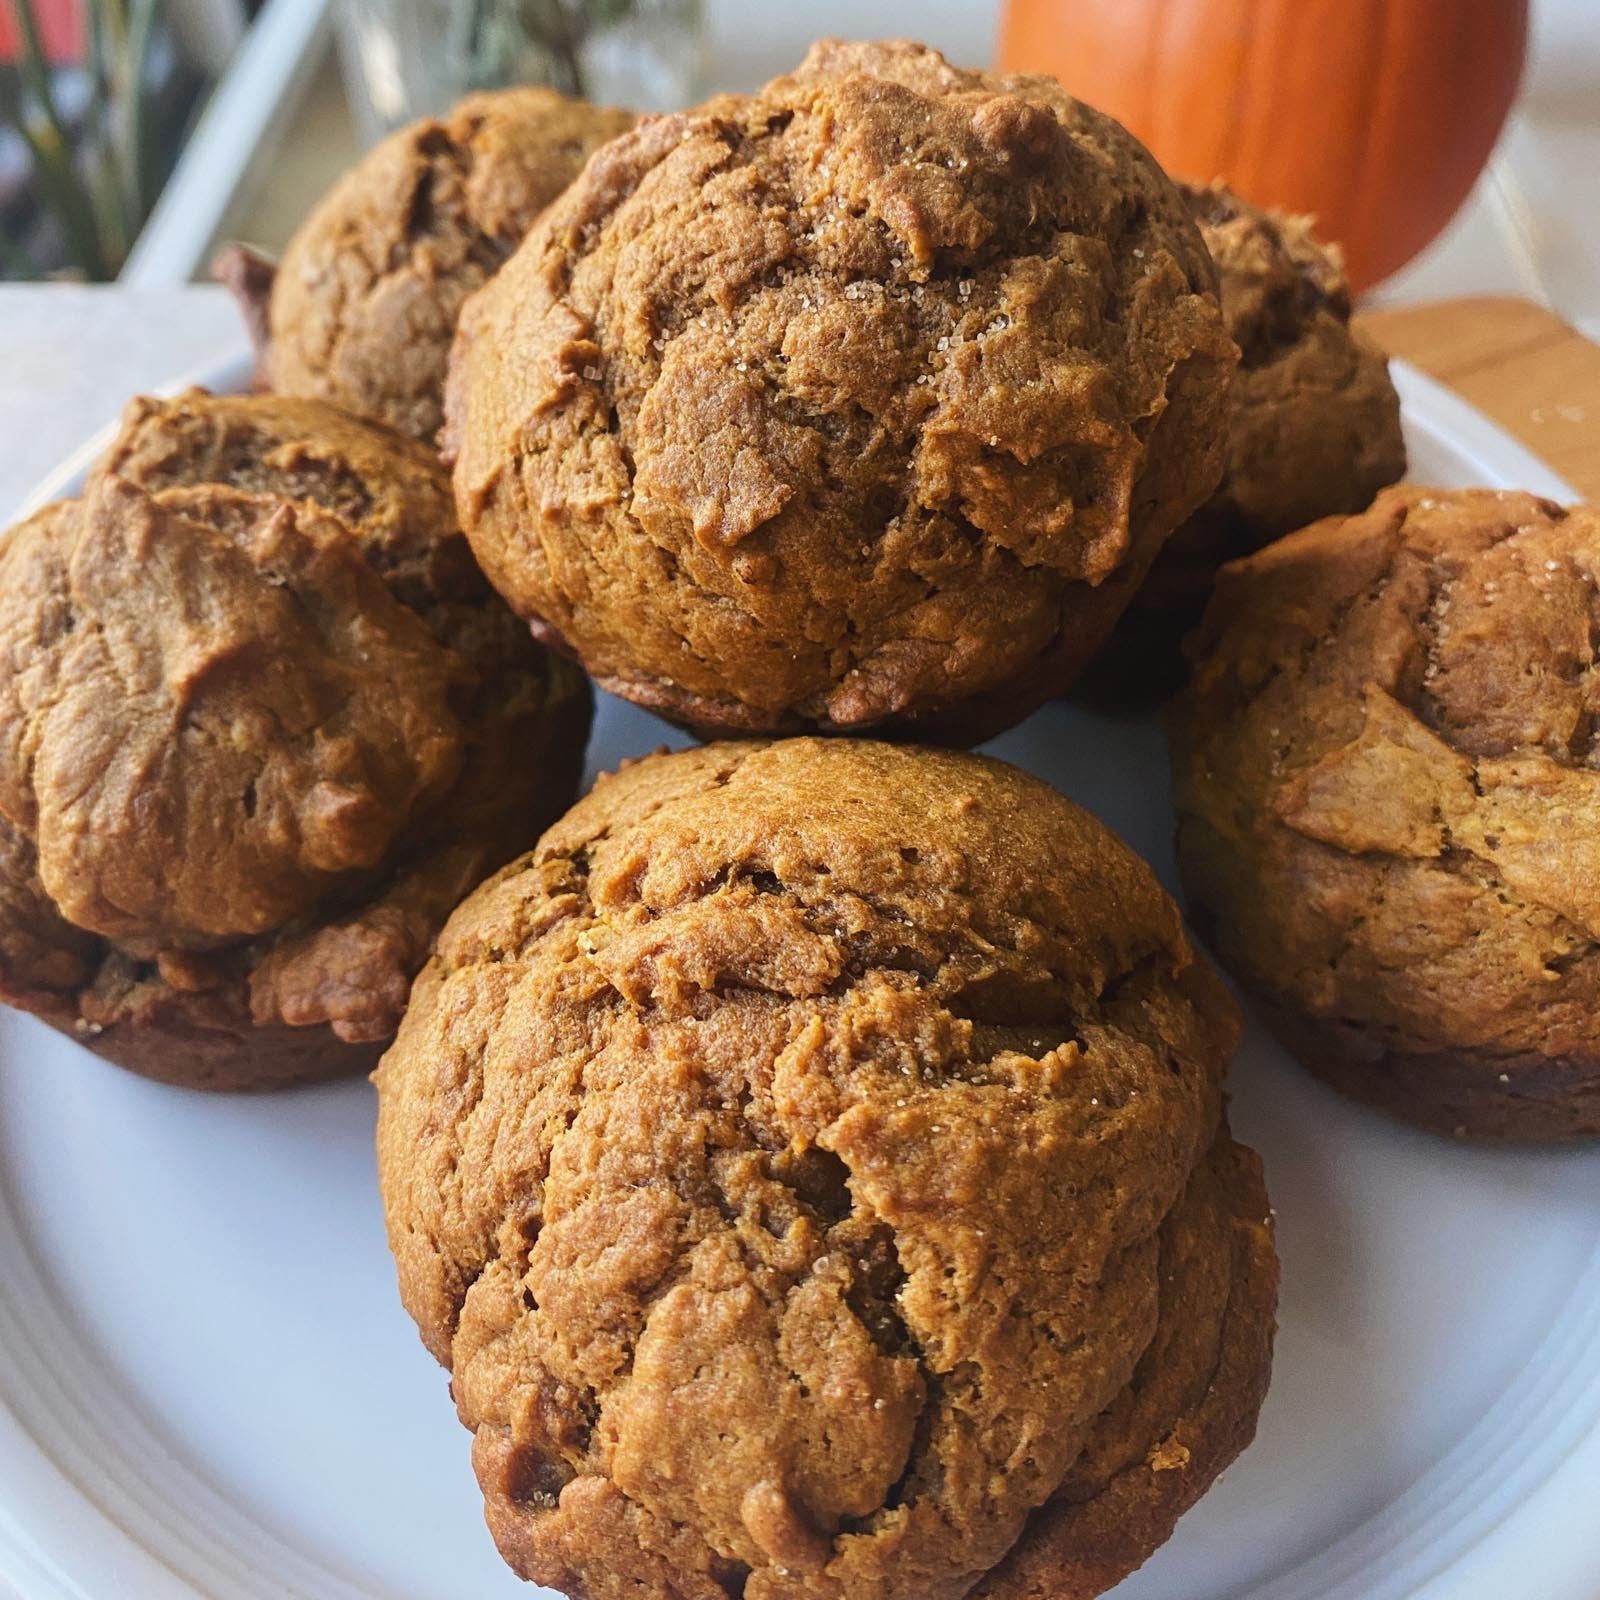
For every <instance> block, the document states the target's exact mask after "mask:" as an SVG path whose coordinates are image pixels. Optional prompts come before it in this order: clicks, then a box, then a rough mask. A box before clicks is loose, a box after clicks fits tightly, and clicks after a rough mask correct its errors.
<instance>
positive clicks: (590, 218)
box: [443, 43, 1236, 742]
mask: <svg viewBox="0 0 1600 1600" xmlns="http://www.w3.org/2000/svg"><path fill="white" fill-rule="evenodd" d="M1215 289H1216V279H1215V274H1214V271H1213V268H1212V265H1211V262H1210V258H1209V257H1208V255H1207V254H1206V250H1205V246H1204V245H1203V244H1202V242H1201V240H1200V236H1199V232H1198V230H1197V229H1196V227H1195V225H1194V223H1193V221H1192V219H1191V218H1190V217H1189V216H1188V214H1187V211H1186V208H1185V206H1184V203H1183V200H1182V198H1181V197H1180V196H1179V194H1178V192H1177V190H1176V189H1175V188H1174V187H1173V186H1172V184H1171V183H1170V182H1169V181H1168V179H1167V178H1166V177H1165V175H1164V174H1163V173H1162V172H1161V171H1160V169H1159V168H1157V167H1156V165H1155V163H1154V162H1153V161H1152V160H1151V159H1150V157H1149V156H1148V155H1147V154H1146V152H1145V151H1144V149H1143V148H1142V146H1140V145H1139V144H1137V143H1136V142H1135V141H1134V140H1133V139H1132V138H1131V137H1130V136H1129V135H1128V134H1127V133H1125V132H1124V131H1123V129H1122V128H1121V127H1119V126H1118V125H1117V124H1116V123H1114V122H1112V121H1111V120H1110V119H1109V118H1107V117H1105V116H1102V115H1101V114H1100V113H1099V112H1097V111H1094V110H1091V109H1090V108H1089V107H1087V106H1083V105H1080V104H1079V103H1078V102H1077V101H1075V100H1072V99H1070V98H1069V97H1068V96H1067V95H1066V94H1065V93H1064V92H1063V91H1062V90H1061V88H1060V86H1059V85H1058V84H1057V83H1055V81H1054V80H1053V79H1047V78H1028V77H997V76H995V75H993V74H989V73H983V72H964V71H960V70H958V69H956V68H954V67H952V66H950V65H949V64H948V63H947V62H946V61H945V60H944V58H943V57H942V56H940V55H939V54H938V53H937V52H936V51H932V50H927V49H924V48H922V47H921V46H919V45H913V44H906V43H899V44H851V45H841V44H837V43H824V44H820V45H818V46H816V47H815V48H814V49H813V50H812V52H811V54H810V55H809V56H808V57H807V58H806V60H805V62H804V63H803V64H802V65H801V67H800V68H799V69H798V70H797V71H796V72H795V73H794V74H793V75H791V76H788V77H784V78H779V79H777V80H775V81H774V82H773V83H770V84H768V85H767V87H766V88H765V89H763V90H762V91H761V92H760V93H759V94H757V95H754V96H750V97H738V96H729V97H725V98H722V99H719V100H715V101H713V102H711V103H710V104H709V105H707V106H705V107H703V108H701V109H700V110H698V111H693V112H688V113H684V114H682V115H679V116H672V117H664V118H653V119H651V120H650V121H647V122H645V123H643V124H641V125H640V126H639V127H638V128H636V129H635V130H634V131H633V132H632V133H629V134H626V135H624V136H623V137H622V138H621V139H618V140H616V141H614V142H613V143H612V144H610V145H608V146H607V147H606V148H605V150H604V151H603V152H601V153H599V154H597V155H596V157H595V158H594V159H593V160H592V161H591V162H590V163H589V165H588V166H587V167H586V168H585V170H584V172H583V174H582V175H581V176H580V177H579V178H578V180H577V181H576V182H575V183H574V184H573V185H572V187H571V188H570V189H568V190H567V192H566V193H565V194H564V195H563V196H562V197H561V199H560V200H559V201H557V202H556V203H555V204H554V205H552V207H551V208H550V209H549V211H547V212H546V213H545V215H544V216H543V217H542V218H541V220H540V222H539V223H538V225H537V226H536V227H535V228H534V229H533V231H532V232H531V233H530V234H529V236H528V238H527V240H526V242H525V243H524V244H523V246H522V248H521V249H520V250H519V251H518V252H517V254H516V255H515V256H514V257H513V258H512V259H511V261H510V262H509V263H508V264H507V265H506V267H505V268H504V270H503V271H502V272H501V273H500V274H499V275H498V276H497V277H496V278H494V279H493V280H492V281H491V282H490V284H489V285H488V286H487V287H486V288H485V289H484V290H483V291H481V292H480V293H479V294H478V295H476V296H474V298H473V299H472V300H471V301H470V302H469V304H468V307H467V309H466V311H465V312H464V313H463V317H462V322H461V325H460V329H459V332H458V337H457V341H456V346H455V350H454V352H453V354H452V358H451V372H450V379H449V383H448V386H447V391H446V416H447V420H446V427H445V433H444V435H443V438H444V443H445V448H446V451H447V453H453V455H454V457H455V461H456V479H455V483H456V499H457V507H458V509H459V511H460V513H461V518H462V526H463V527H464V528H465V530H466V533H467V536H468V538H469V539H471V541H472V543H473V547H474V549H475V550H476V551H477V553H478V557H479V560H480V561H481V562H482V563H483V566H484V569H485V571H486V572H487V573H488V574H489V578H490V581H491V582H492V583H494V585H495V587H496V588H498V589H499V590H500V592H501V593H502V594H503V595H505V596H506V598H507V599H508V600H509V601H510V603H511V605H512V606H513V608H514V609H516V610H517V611H518V613H519V614H521V615H523V616H525V617H527V618H528V619H529V620H530V621H531V622H532V623H533V624H534V626H535V629H536V631H537V632H538V634H539V636H540V637H541V638H544V639H546V640H548V641H550V642H552V643H556V644H560V645H563V646H564V647H565V648H567V649H568V650H570V651H571V652H572V653H573V654H574V655H576V656H577V657H578V658H579V659H581V660H582V661H583V663H584V664H585V666H587V667H588V668H589V670H590V671H591V672H592V673H594V674H595V675H596V677H597V678H598V679H599V680H600V682H601V683H602V684H603V685H604V686H605V687H606V688H608V689H611V690H613V691H615V692H616V693H618V694H621V695H624V696H626V697H628V698H629V699H632V700H635V701H637V702H638V703H640V704H641V705H645V706H648V707H649V708H650V709H652V710H654V711H658V712H660V713H662V714H663V715H665V716H668V717H671V718H672V719H674V720H675V721H677V722H680V723H682V724H683V725H685V726H687V727H690V728H693V729H696V730H699V731H703V732H714V731H719V730H720V731H730V732H761V731H781V730H801V729H806V728H816V729H823V730H831V731H860V730H862V729H867V728H887V729H892V730H895V731H899V732H903V733H910V732H917V733H922V734H925V735H929V736H936V737H937V738H939V739H941V740H952V741H957V742H959V741H972V740H977V739H980V738H983V737H986V736H987V735H989V734H991V733H994V732H996V731H998V730H999V729H1001V728H1003V727H1006V726H1008V725H1009V724H1011V723H1013V722H1016V721H1018V720H1020V719H1021V718H1022V717H1023V716H1025V715H1026V714H1027V713H1028V712H1029V711H1030V710H1031V709H1032V708H1033V707H1034V706H1036V705H1037V704H1039V703H1040V702H1041V701H1042V700H1043V699H1045V698H1047V697H1049V696H1050V695H1052V694H1055V693H1057V692H1059V691H1060V690H1062V689H1064V688H1065V687H1066V685H1067V683H1068V681H1069V680H1070V679H1071V677H1072V676H1073V674H1074V672H1075V671H1076V670H1077V669H1078V668H1079V666H1081V665H1082V663H1083V662H1084V661H1085V660H1087V659H1088V657H1089V656H1090V655H1091V654H1092V653H1093V652H1094V651H1095V650H1096V649H1097V648H1098V646H1099V645H1100V644H1101V643H1102V642H1103V640H1104V638H1105V635H1106V633H1107V632H1108V631H1109V629H1110V627H1111V625H1112V623H1113V621H1114V620H1115V618H1116V616H1117V614H1118V613H1119V612H1120V611H1121V609H1122V607H1123V606H1124V604H1125V603H1126V601H1127V599H1128V597H1129V595H1130V594H1131V593H1132V592H1133V590H1134V589H1135V588H1136V587H1137V586H1138V583H1139V581H1140V579H1141V578H1142V577H1143V576H1144V573H1145V570H1146V568H1147V567H1148V565H1149V563H1150V560H1151V558H1152V557H1153V555H1154V554H1155V552H1156V550H1157V548H1158V547H1159V546H1160V544H1161V542H1162V540H1163V539H1165V538H1166V536H1167V534H1168V533H1169V532H1171V530H1172V529H1173V528H1174V527H1175V526H1176V525H1177V524H1178V523H1179V522H1181V521H1182V520H1183V519H1184V518H1185V517H1187V516H1188V515H1189V514H1190V513H1191V512H1193V511H1194V510H1195V509H1196V508H1197V507H1198V506H1199V504H1200V503H1201V502H1202V501H1203V500H1204V499H1205V498H1206V496H1207V495H1209V494H1210V493H1211V491H1212V490H1213V489H1214V488H1215V487H1216V483H1217V479H1218V476H1219V474H1220V472H1221V467H1222V448H1223V427H1224V422H1223V411H1222V400H1223V396H1224V394H1225V392H1226V387H1227V381H1228V376H1229V373H1230V371H1231V369H1232V366H1233V364H1234V361H1235V359H1236V357H1235V352H1234V349H1233V346H1232V344H1231V342H1230V341H1229V339H1228V337H1227V334H1226V332H1225V330H1224V329H1223V327H1222V321H1221V314H1220V312H1219V310H1218V308H1217V303H1216V299H1215Z"/></svg>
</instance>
